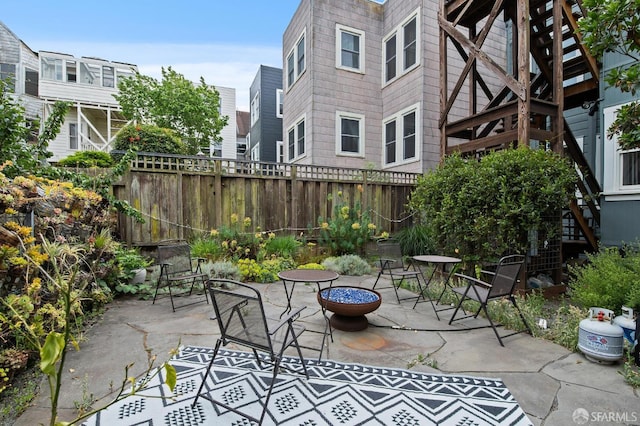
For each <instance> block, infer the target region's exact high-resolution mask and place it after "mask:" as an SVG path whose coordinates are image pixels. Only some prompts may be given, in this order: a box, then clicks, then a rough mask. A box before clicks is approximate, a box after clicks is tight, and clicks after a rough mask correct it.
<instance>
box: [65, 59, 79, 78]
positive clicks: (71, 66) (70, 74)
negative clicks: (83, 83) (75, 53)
mask: <svg viewBox="0 0 640 426" xmlns="http://www.w3.org/2000/svg"><path fill="white" fill-rule="evenodd" d="M65 64H66V66H67V71H66V74H67V83H75V82H76V81H77V74H76V61H66V62H65Z"/></svg>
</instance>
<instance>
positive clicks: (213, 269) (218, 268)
mask: <svg viewBox="0 0 640 426" xmlns="http://www.w3.org/2000/svg"><path fill="white" fill-rule="evenodd" d="M202 270H203V271H204V272H205V273H207V274H208V275H209V276H210V277H211V278H225V279H229V280H236V281H237V280H239V279H240V278H241V274H240V269H239V268H238V267H237V266H236V265H234V264H233V263H231V262H229V261H221V262H213V263H205V264H204V265H203V266H202Z"/></svg>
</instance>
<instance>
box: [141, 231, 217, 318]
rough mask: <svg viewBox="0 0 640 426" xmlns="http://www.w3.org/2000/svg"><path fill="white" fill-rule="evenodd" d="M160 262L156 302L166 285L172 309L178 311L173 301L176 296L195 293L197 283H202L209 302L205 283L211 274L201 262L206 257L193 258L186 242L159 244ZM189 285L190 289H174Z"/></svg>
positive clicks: (154, 296)
mask: <svg viewBox="0 0 640 426" xmlns="http://www.w3.org/2000/svg"><path fill="white" fill-rule="evenodd" d="M157 253H158V263H159V264H160V276H159V277H158V281H157V283H156V291H155V294H154V295H153V302H152V303H154V304H155V303H156V298H157V297H158V290H160V288H164V287H166V288H167V289H168V291H169V298H170V299H171V309H173V312H175V311H176V308H177V307H176V306H175V304H174V302H173V298H174V296H182V295H188V296H190V295H191V293H193V287H194V286H195V285H196V283H200V284H201V285H202V290H203V292H204V297H205V300H206V302H207V303H209V296H207V291H206V289H205V283H206V282H207V279H208V278H209V276H208V275H207V274H206V273H204V272H203V271H202V268H201V264H202V262H203V261H204V259H192V258H191V247H190V246H189V244H187V243H186V242H183V243H177V244H166V245H160V246H158V251H157ZM185 285H186V286H189V290H188V291H182V292H181V293H178V294H174V292H173V289H174V288H177V287H178V288H179V287H182V286H185ZM200 301H201V300H197V301H194V302H192V303H188V304H184V305H181V306H179V307H183V306H188V305H192V304H193V303H198V302H200Z"/></svg>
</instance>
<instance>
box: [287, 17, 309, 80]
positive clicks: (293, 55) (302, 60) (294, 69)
mask: <svg viewBox="0 0 640 426" xmlns="http://www.w3.org/2000/svg"><path fill="white" fill-rule="evenodd" d="M306 33H307V30H306V29H305V30H304V31H303V32H302V35H301V36H300V38H298V40H297V41H296V44H295V46H293V48H292V49H291V50H290V51H289V54H287V89H288V88H289V87H291V86H293V84H294V83H295V82H296V81H298V79H299V78H300V76H301V75H302V73H303V72H304V71H305V69H306V68H307V64H306V51H307V47H306V43H305V40H306Z"/></svg>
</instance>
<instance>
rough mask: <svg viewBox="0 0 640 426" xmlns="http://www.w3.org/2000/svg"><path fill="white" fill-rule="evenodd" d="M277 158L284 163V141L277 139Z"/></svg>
mask: <svg viewBox="0 0 640 426" xmlns="http://www.w3.org/2000/svg"><path fill="white" fill-rule="evenodd" d="M276 160H277V162H278V163H284V143H283V142H282V141H276Z"/></svg>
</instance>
